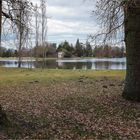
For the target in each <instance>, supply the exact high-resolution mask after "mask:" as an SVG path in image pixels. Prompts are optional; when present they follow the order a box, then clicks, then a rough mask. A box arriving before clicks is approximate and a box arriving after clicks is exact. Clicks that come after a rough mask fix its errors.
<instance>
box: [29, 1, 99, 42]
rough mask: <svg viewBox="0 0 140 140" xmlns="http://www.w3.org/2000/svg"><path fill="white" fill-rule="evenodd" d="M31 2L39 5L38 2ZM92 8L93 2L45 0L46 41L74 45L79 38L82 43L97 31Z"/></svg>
mask: <svg viewBox="0 0 140 140" xmlns="http://www.w3.org/2000/svg"><path fill="white" fill-rule="evenodd" d="M31 1H32V2H33V3H34V4H35V3H37V4H39V5H40V0H31ZM94 2H95V0H94ZM94 6H95V4H94V3H93V0H47V13H48V17H50V18H49V19H48V41H50V42H56V43H60V42H62V41H64V40H68V41H69V42H71V43H75V42H76V39H77V38H79V39H80V40H81V42H83V43H84V42H85V41H86V39H87V35H89V34H91V33H94V32H96V31H97V30H98V27H97V24H96V22H95V18H94V17H92V16H91V11H92V10H93V9H94Z"/></svg>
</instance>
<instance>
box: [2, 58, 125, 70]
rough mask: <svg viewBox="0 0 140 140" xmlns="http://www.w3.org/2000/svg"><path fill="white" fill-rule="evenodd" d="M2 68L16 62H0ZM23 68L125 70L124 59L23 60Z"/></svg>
mask: <svg viewBox="0 0 140 140" xmlns="http://www.w3.org/2000/svg"><path fill="white" fill-rule="evenodd" d="M0 66H2V67H18V61H17V60H1V61H0ZM21 67H23V68H48V69H84V70H87V69H94V70H110V69H113V70H124V69H126V59H125V58H104V59H98V58H94V59H80V60H76V59H73V60H71V59H68V60H54V59H50V60H46V61H45V62H44V61H38V62H37V61H34V60H33V61H31V60H24V61H22V63H21Z"/></svg>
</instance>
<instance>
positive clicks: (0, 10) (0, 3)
mask: <svg viewBox="0 0 140 140" xmlns="http://www.w3.org/2000/svg"><path fill="white" fill-rule="evenodd" d="M1 30H2V0H0V57H1Z"/></svg>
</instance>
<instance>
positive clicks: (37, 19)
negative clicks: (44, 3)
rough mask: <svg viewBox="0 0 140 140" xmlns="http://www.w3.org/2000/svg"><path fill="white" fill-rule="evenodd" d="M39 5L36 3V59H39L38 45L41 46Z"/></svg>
mask: <svg viewBox="0 0 140 140" xmlns="http://www.w3.org/2000/svg"><path fill="white" fill-rule="evenodd" d="M38 9H39V8H38V6H37V4H36V7H35V23H36V24H35V30H36V46H35V57H36V60H37V61H38V47H39V11H38Z"/></svg>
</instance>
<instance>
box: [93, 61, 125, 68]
mask: <svg viewBox="0 0 140 140" xmlns="http://www.w3.org/2000/svg"><path fill="white" fill-rule="evenodd" d="M94 65H95V69H106V70H109V69H125V66H126V63H125V62H111V61H103V62H101V61H100V62H99V61H97V62H94Z"/></svg>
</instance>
